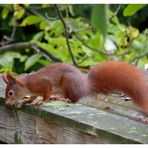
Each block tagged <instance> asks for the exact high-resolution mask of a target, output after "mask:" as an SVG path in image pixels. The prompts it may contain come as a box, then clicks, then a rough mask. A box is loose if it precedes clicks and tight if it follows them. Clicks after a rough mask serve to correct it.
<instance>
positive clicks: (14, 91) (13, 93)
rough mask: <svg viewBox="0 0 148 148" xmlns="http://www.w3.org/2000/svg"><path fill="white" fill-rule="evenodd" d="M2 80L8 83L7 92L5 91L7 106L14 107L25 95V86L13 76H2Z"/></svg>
mask: <svg viewBox="0 0 148 148" xmlns="http://www.w3.org/2000/svg"><path fill="white" fill-rule="evenodd" d="M2 78H3V80H4V82H5V83H6V85H7V86H6V90H5V99H6V100H5V103H6V104H7V105H14V104H15V103H16V102H17V101H19V100H20V99H22V97H23V94H24V85H23V83H22V82H21V80H19V78H16V77H15V76H13V75H11V74H9V73H8V74H2Z"/></svg>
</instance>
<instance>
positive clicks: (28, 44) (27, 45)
mask: <svg viewBox="0 0 148 148" xmlns="http://www.w3.org/2000/svg"><path fill="white" fill-rule="evenodd" d="M25 48H31V49H33V50H35V51H37V52H39V51H40V52H41V53H42V54H43V56H44V57H45V58H46V59H47V60H49V61H51V60H52V61H54V62H61V60H60V59H58V58H57V57H55V56H53V55H52V54H51V53H49V52H47V51H45V50H44V49H42V48H41V47H39V46H38V45H36V44H34V43H31V42H24V43H14V44H10V45H6V46H4V47H0V53H3V52H6V51H10V50H14V51H16V50H21V49H25Z"/></svg>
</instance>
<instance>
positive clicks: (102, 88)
mask: <svg viewBox="0 0 148 148" xmlns="http://www.w3.org/2000/svg"><path fill="white" fill-rule="evenodd" d="M88 79H89V81H90V84H91V90H92V92H95V93H102V94H108V93H111V92H114V91H121V92H123V93H125V94H126V95H128V96H130V97H131V98H132V99H133V101H134V103H135V104H137V105H138V106H139V107H140V108H141V109H142V110H143V111H145V112H148V84H147V82H146V80H145V79H144V76H143V74H142V73H141V72H140V71H139V69H137V68H136V67H134V66H132V65H129V64H126V63H124V62H115V61H110V62H105V63H101V64H98V65H96V66H94V67H93V68H92V69H91V71H90V73H89V76H88Z"/></svg>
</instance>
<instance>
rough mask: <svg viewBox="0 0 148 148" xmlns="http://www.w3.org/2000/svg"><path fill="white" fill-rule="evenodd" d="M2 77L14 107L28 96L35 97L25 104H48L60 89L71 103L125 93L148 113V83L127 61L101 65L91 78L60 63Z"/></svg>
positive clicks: (95, 67) (91, 71)
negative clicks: (22, 74)
mask: <svg viewBox="0 0 148 148" xmlns="http://www.w3.org/2000/svg"><path fill="white" fill-rule="evenodd" d="M2 78H3V80H4V81H5V83H6V84H7V87H6V92H5V98H6V104H9V105H14V104H15V103H16V102H17V101H19V100H22V99H23V98H24V97H25V96H26V95H30V96H31V97H30V98H29V99H28V100H25V101H24V102H23V103H24V104H25V103H27V102H32V101H33V100H34V99H35V98H36V97H37V96H42V97H43V102H47V101H49V99H50V97H51V94H52V92H53V90H55V89H57V88H58V89H59V90H60V91H61V93H63V95H64V98H68V99H70V100H71V102H77V101H78V100H79V99H81V98H82V97H85V96H87V95H93V94H98V93H102V94H108V93H111V92H113V91H121V92H123V93H125V94H126V95H128V96H130V97H131V98H132V99H133V101H134V103H135V104H137V105H138V106H139V107H140V108H141V109H142V110H143V111H144V112H146V113H147V112H148V84H147V82H146V81H145V79H144V76H143V74H142V73H141V72H140V71H139V70H138V69H137V68H136V67H134V66H132V65H129V64H126V63H124V62H115V61H110V62H105V63H101V64H98V65H96V66H94V67H93V68H92V69H91V70H90V72H89V73H88V75H87V76H86V75H84V74H83V73H82V72H81V71H80V70H79V69H78V68H76V67H74V66H72V65H68V64H61V63H56V64H51V65H48V66H46V67H44V68H42V69H40V70H39V71H37V72H34V73H30V74H25V75H24V76H21V77H20V76H18V77H15V76H13V75H11V74H6V75H5V74H3V76H2Z"/></svg>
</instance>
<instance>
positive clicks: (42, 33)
mask: <svg viewBox="0 0 148 148" xmlns="http://www.w3.org/2000/svg"><path fill="white" fill-rule="evenodd" d="M43 35H44V32H43V31H41V32H38V33H36V34H35V35H34V36H33V39H32V41H40V40H41V39H42V37H43Z"/></svg>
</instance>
